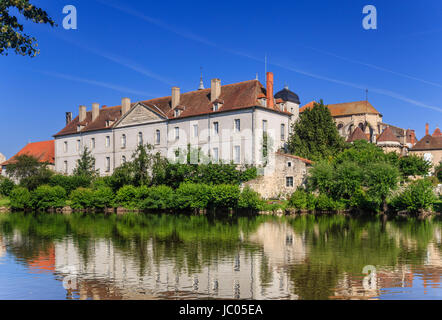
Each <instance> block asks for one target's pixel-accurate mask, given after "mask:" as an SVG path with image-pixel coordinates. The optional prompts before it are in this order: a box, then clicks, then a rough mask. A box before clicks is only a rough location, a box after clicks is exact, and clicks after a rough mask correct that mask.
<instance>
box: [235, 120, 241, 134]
mask: <svg viewBox="0 0 442 320" xmlns="http://www.w3.org/2000/svg"><path fill="white" fill-rule="evenodd" d="M240 131H241V120H239V119H235V132H240Z"/></svg>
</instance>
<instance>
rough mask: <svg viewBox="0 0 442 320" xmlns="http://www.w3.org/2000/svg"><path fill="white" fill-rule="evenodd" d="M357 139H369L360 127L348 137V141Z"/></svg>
mask: <svg viewBox="0 0 442 320" xmlns="http://www.w3.org/2000/svg"><path fill="white" fill-rule="evenodd" d="M356 140H365V141H369V139H368V137H367V136H366V135H365V133H364V132H363V131H362V129H361V128H359V127H356V129H354V130H353V132H352V133H351V135H350V136H349V137H348V139H347V142H353V141H356Z"/></svg>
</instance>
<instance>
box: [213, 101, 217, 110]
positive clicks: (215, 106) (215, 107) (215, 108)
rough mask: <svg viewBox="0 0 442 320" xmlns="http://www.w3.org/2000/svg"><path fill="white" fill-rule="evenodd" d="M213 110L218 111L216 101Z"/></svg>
mask: <svg viewBox="0 0 442 320" xmlns="http://www.w3.org/2000/svg"><path fill="white" fill-rule="evenodd" d="M213 111H218V103H215V104H214V105H213Z"/></svg>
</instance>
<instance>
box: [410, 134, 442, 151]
mask: <svg viewBox="0 0 442 320" xmlns="http://www.w3.org/2000/svg"><path fill="white" fill-rule="evenodd" d="M410 150H413V151H421V150H422V151H424V150H442V136H435V137H433V136H430V135H426V136H425V137H423V138H422V139H420V140H419V141H418V142H417V143H416V144H415V145H414V147H413V148H411V149H410Z"/></svg>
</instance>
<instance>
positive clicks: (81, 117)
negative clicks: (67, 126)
mask: <svg viewBox="0 0 442 320" xmlns="http://www.w3.org/2000/svg"><path fill="white" fill-rule="evenodd" d="M78 120H79V121H80V122H83V121H84V120H86V106H80V108H79V112H78Z"/></svg>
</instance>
